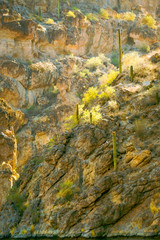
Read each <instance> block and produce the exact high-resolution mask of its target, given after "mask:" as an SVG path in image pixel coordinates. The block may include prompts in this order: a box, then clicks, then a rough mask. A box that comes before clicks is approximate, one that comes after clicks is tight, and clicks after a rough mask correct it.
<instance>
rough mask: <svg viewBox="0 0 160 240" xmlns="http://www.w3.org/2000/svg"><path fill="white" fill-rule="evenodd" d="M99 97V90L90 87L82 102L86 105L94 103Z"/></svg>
mask: <svg viewBox="0 0 160 240" xmlns="http://www.w3.org/2000/svg"><path fill="white" fill-rule="evenodd" d="M97 96H98V89H97V87H90V88H89V89H88V90H87V91H86V92H85V93H84V97H83V99H82V101H83V102H84V104H90V103H92V102H93V101H94V100H95V99H96V97H97Z"/></svg>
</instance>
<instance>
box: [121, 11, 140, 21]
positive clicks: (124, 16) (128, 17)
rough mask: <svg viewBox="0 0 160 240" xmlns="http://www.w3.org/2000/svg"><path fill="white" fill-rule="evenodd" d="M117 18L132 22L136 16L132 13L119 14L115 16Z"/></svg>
mask: <svg viewBox="0 0 160 240" xmlns="http://www.w3.org/2000/svg"><path fill="white" fill-rule="evenodd" d="M117 18H119V19H124V20H127V21H131V22H133V21H134V20H135V18H136V14H135V13H133V12H125V13H120V14H117Z"/></svg>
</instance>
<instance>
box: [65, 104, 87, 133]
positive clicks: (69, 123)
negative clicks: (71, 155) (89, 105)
mask: <svg viewBox="0 0 160 240" xmlns="http://www.w3.org/2000/svg"><path fill="white" fill-rule="evenodd" d="M83 107H84V104H81V105H79V121H81V115H82V112H83ZM65 120H66V122H65V124H64V128H65V129H66V130H69V129H72V128H74V127H75V126H76V125H77V124H78V123H77V113H76V111H75V112H74V114H72V115H71V116H69V117H67V118H66V119H65Z"/></svg>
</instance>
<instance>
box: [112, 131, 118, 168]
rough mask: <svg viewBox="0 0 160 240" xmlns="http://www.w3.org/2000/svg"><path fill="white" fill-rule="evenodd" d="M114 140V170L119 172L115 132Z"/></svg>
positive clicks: (114, 133) (114, 134)
mask: <svg viewBox="0 0 160 240" xmlns="http://www.w3.org/2000/svg"><path fill="white" fill-rule="evenodd" d="M112 139H113V163H114V170H115V171H116V170H117V147H116V132H113V135H112Z"/></svg>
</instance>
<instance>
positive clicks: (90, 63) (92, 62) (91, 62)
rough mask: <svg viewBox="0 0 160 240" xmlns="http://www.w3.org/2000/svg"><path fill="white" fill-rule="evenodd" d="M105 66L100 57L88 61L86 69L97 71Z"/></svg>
mask: <svg viewBox="0 0 160 240" xmlns="http://www.w3.org/2000/svg"><path fill="white" fill-rule="evenodd" d="M102 65H103V61H102V60H101V59H100V58H99V57H92V58H90V59H88V60H87V62H86V67H87V68H90V69H96V68H97V67H100V66H102Z"/></svg>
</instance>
